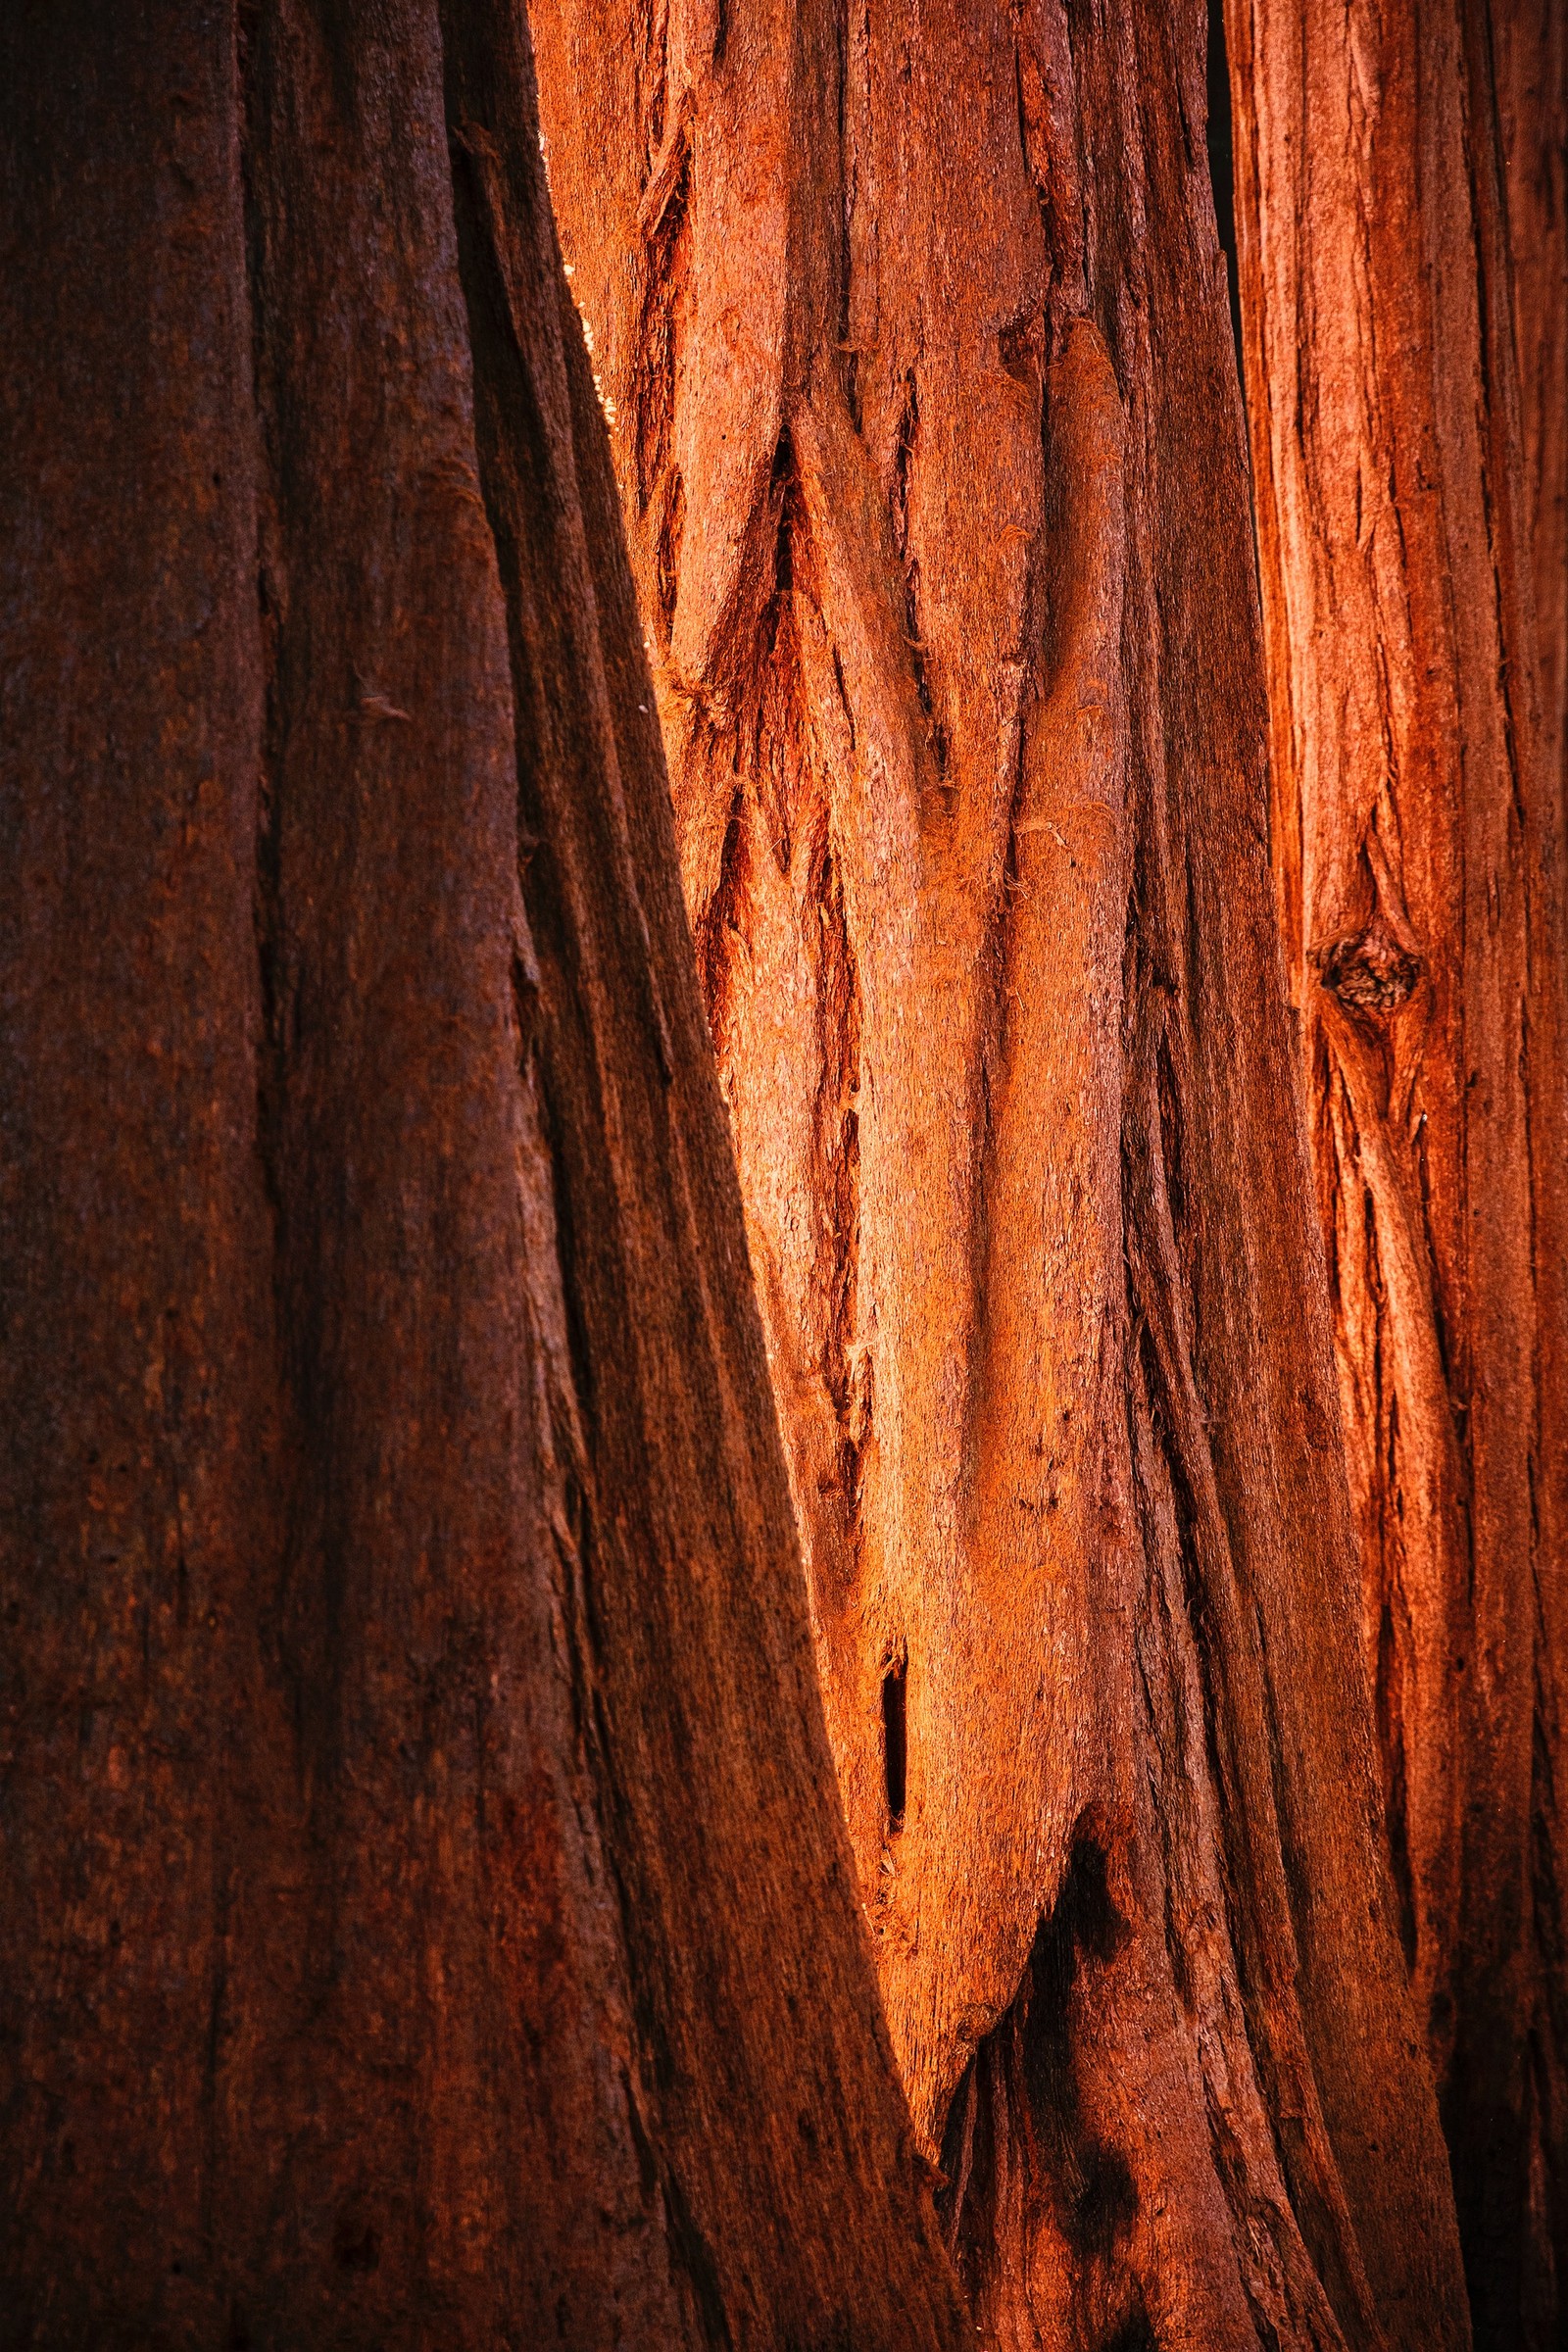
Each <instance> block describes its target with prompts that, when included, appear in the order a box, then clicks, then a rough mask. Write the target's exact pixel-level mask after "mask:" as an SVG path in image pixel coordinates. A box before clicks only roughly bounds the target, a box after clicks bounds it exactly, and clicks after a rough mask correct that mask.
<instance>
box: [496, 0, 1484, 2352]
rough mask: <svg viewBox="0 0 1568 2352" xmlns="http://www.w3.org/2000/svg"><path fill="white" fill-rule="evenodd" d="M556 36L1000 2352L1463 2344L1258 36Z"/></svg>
mask: <svg viewBox="0 0 1568 2352" xmlns="http://www.w3.org/2000/svg"><path fill="white" fill-rule="evenodd" d="M534 31H535V39H536V42H537V44H538V49H539V56H540V73H541V111H542V117H543V121H544V126H545V133H546V140H547V155H548V162H549V169H550V174H551V181H552V188H553V192H554V195H555V200H556V205H557V210H558V215H559V217H560V219H561V221H562V229H563V239H564V248H565V251H566V254H567V259H568V265H569V266H570V268H571V270H572V271H573V273H574V274H573V278H572V283H573V290H574V292H575V294H576V296H577V300H578V302H579V304H580V306H581V309H582V311H583V314H584V317H585V319H586V320H587V323H588V326H589V328H590V332H591V346H592V350H593V354H594V362H595V367H596V369H597V375H598V382H599V387H600V392H601V396H602V399H603V401H604V405H605V408H606V411H607V414H608V415H609V416H610V417H611V418H612V421H613V452H614V456H615V460H616V466H617V471H618V477H619V482H620V488H621V494H622V501H623V506H624V509H625V512H626V515H627V518H628V535H629V541H630V547H631V553H632V559H633V570H634V574H635V576H636V580H637V584H638V589H639V595H640V600H641V605H642V610H643V613H644V616H645V622H646V626H647V631H648V642H649V647H650V652H651V654H652V656H653V659H654V663H655V672H656V679H657V682H658V687H659V694H660V709H661V715H662V721H663V727H664V736H665V744H666V749H667V751H668V753H669V755H670V767H671V781H672V787H673V791H674V796H675V811H676V825H677V832H678V836H679V840H680V845H681V858H682V870H683V877H684V881H685V887H686V896H687V903H688V908H689V911H690V914H691V918H692V924H693V929H694V932H695V934H696V938H697V944H698V952H699V956H700V958H701V962H702V969H703V977H704V982H705V988H706V993H707V1001H708V1007H709V1012H710V1017H711V1023H712V1027H713V1033H714V1040H715V1044H716V1047H717V1051H718V1055H719V1061H720V1067H721V1072H722V1078H723V1084H724V1089H725V1093H726V1096H727V1098H728V1103H729V1107H730V1113H731V1117H732V1120H733V1122H734V1128H735V1136H736V1143H737V1148H738V1153H739V1159H740V1166H741V1175H742V1190H743V1195H744V1198H745V1201H746V1207H747V1215H748V1223H749V1231H750V1235H751V1243H752V1252H753V1260H754V1264H755V1266H756V1269H757V1275H758V1280H759V1285H760V1293H761V1297H762V1302H763V1310H764V1324H765V1329H766V1333H767V1340H768V1348H769V1354H770V1360H771V1364H772V1369H773V1376H774V1382H775V1387H776V1390H777V1394H778V1397H779V1402H780V1408H781V1414H782V1419H783V1423H784V1428H785V1435H786V1446H787V1450H788V1454H789V1459H790V1466H791V1472H792V1481H793V1489H794V1496H795V1502H796V1507H797V1511H798V1514H799V1517H800V1522H801V1526H802V1530H803V1534H804V1537H805V1543H806V1550H807V1560H808V1569H809V1580H810V1589H811V1596H812V1603H813V1615H814V1621H815V1627H816V1634H817V1642H818V1653H819V1656H820V1659H821V1664H822V1672H823V1680H824V1688H825V1691H826V1696H827V1709H828V1721H829V1729H830V1732H831V1735H832V1739H833V1744H834V1750H835V1754H836V1756H837V1760H838V1764H839V1770H840V1776H841V1781H842V1785H843V1789H844V1793H845V1802H846V1807H847V1810H848V1814H849V1820H850V1827H851V1835H852V1838H853V1841H854V1845H855V1849H856V1855H857V1859H858V1867H859V1873H860V1883H861V1888H862V1894H863V1898H864V1900H865V1903H866V1907H867V1911H868V1914H869V1916H870V1917H871V1919H872V1922H873V1925H874V1927H875V1930H876V1934H877V1938H878V1946H879V1951H880V1956H881V1965H882V1983H883V1988H884V1993H885V1997H886V2001H887V2006H888V2014H889V2020H890V2024H891V2027H892V2032H893V2040H894V2045H895V2049H896V2051H897V2054H898V2057H899V2061H900V2064H901V2067H902V2069H903V2072H904V2077H905V2080H906V2082H907V2085H908V2087H909V2091H910V2096H911V2100H912V2102H913V2107H914V2114H915V2120H916V2124H917V2127H918V2129H919V2130H920V2131H921V2133H922V2134H923V2136H924V2140H925V2144H926V2146H927V2148H928V2149H929V2150H930V2151H932V2152H933V2153H936V2152H938V2151H939V2150H940V2152H941V2161H942V2163H943V2167H944V2172H945V2177H946V2188H945V2192H944V2197H945V2213H946V2218H947V2224H948V2228H949V2230H950V2232H951V2236H952V2242H953V2244H954V2246H955V2249H956V2254H957V2256H958V2259H959V2263H960V2268H961V2270H962V2273H963V2275H964V2277H965V2279H966V2282H967V2284H968V2287H969V2290H970V2293H971V2297H972V2299H973V2303H974V2307H975V2310H976V2314H977V2317H978V2319H979V2322H980V2325H981V2328H982V2334H983V2336H984V2337H985V2340H987V2341H991V2340H996V2341H999V2342H1002V2343H1005V2344H1008V2345H1015V2346H1023V2345H1033V2344H1042V2345H1047V2344H1049V2345H1053V2346H1054V2345H1057V2344H1061V2343H1073V2344H1084V2345H1093V2346H1096V2347H1108V2346H1110V2345H1121V2346H1128V2347H1130V2346H1135V2345H1147V2344H1157V2345H1161V2346H1164V2345H1173V2346H1174V2345H1178V2344H1181V2345H1198V2344H1202V2345H1204V2346H1222V2345H1223V2346H1248V2347H1250V2346H1252V2345H1254V2344H1256V2343H1264V2344H1268V2345H1271V2346H1276V2347H1285V2346H1290V2347H1298V2346H1305V2345H1319V2346H1328V2345H1334V2346H1340V2345H1342V2344H1349V2345H1372V2344H1383V2343H1387V2344H1391V2345H1393V2344H1407V2345H1410V2346H1412V2347H1414V2346H1416V2345H1420V2346H1423V2347H1426V2346H1430V2345H1434V2344H1440V2343H1451V2344H1458V2343H1461V2342H1463V2341H1464V2340H1465V2338H1466V2324H1465V2319H1464V2298H1463V2288H1462V2284H1461V2282H1460V2279H1459V2276H1458V2260H1457V2251H1456V2241H1455V2236H1454V2230H1453V2221H1452V2212H1451V2204H1450V2200H1449V2189H1448V2183H1447V2178H1446V2164H1445V2160H1444V2155H1443V2150H1442V2145H1441V2141H1440V2138H1439V2133H1438V2127H1437V2119H1436V2114H1435V2110H1434V2107H1433V2102H1432V2097H1431V2092H1430V2088H1429V2086H1428V2083H1427V2080H1426V2077H1425V2074H1424V2070H1423V2067H1422V2064H1421V2060H1420V2057H1419V2054H1418V2050H1417V2047H1416V2040H1415V2036H1414V2034H1413V2033H1412V2031H1411V2027H1410V2023H1409V2017H1408V2011H1407V2007H1406V2001H1405V1993H1404V1987H1403V1960H1402V1955H1401V1953H1400V1950H1399V1943H1398V1934H1397V1914H1396V1910H1395V1905H1394V1901H1393V1897H1392V1893H1391V1890H1390V1880H1389V1877H1388V1873H1387V1868H1386V1864H1385V1861H1384V1859H1383V1849H1382V1846H1381V1843H1380V1838H1381V1825H1380V1820H1379V1803H1378V1797H1377V1791H1376V1776H1375V1764H1374V1751H1373V1744H1372V1740H1371V1736H1370V1729H1369V1721H1368V1709H1367V1704H1366V1699H1365V1695H1364V1691H1363V1686H1362V1681H1361V1675H1360V1665H1359V1658H1358V1654H1357V1645H1356V1641H1355V1630H1354V1607H1355V1592H1356V1569H1355V1555H1354V1535H1353V1528H1352V1524H1351V1519H1350V1513H1349V1506H1348V1495H1347V1491H1346V1486H1345V1472H1344V1466H1343V1459H1342V1456H1341V1452H1340V1445H1339V1437H1338V1427H1337V1424H1338V1408H1337V1401H1336V1397H1335V1394H1334V1370H1333V1358H1332V1351H1331V1338H1330V1331H1329V1324H1328V1317H1327V1310H1326V1296H1325V1291H1324V1278H1323V1271H1322V1263H1321V1258H1320V1255H1319V1252H1318V1247H1317V1242H1316V1238H1315V1233H1314V1231H1313V1226H1312V1218H1311V1211H1310V1194H1309V1189H1308V1180H1307V1173H1306V1167H1305V1162H1304V1157H1303V1153H1302V1150H1301V1142H1300V1132H1299V1124H1298V1114H1297V1109H1296V1081H1295V1073H1294V1067H1293V1060H1292V1052H1291V1040H1290V1035H1289V1031H1288V1027H1287V1022H1286V1012H1285V1003H1284V990H1283V985H1282V979H1281V973H1280V963H1279V952H1278V946H1277V941H1276V936H1275V931H1274V920H1273V912H1272V904H1271V883H1270V876H1269V870H1268V852H1267V809H1266V773H1265V767H1266V728H1267V712H1266V702H1265V688H1264V676H1263V668H1262V660H1261V650H1260V641H1259V629H1258V620H1257V614H1256V609H1255V592H1254V586H1253V573H1252V552H1251V542H1250V527H1249V519H1248V492H1247V475H1246V459H1245V450H1244V424H1243V417H1242V411H1241V406H1240V400H1239V394H1238V387H1237V377H1236V362H1235V354H1234V347H1233V342H1232V336H1231V328H1230V321H1229V317H1228V307H1227V297H1226V289H1225V280H1224V275H1223V265H1222V262H1221V257H1220V255H1219V252H1218V248H1217V245H1216V241H1215V233H1214V222H1213V213H1212V207H1211V199H1210V191H1209V185H1208V177H1207V165H1206V158H1205V155H1204V141H1203V129H1204V123H1203V116H1204V96H1203V91H1204V75H1203V63H1204V23H1203V19H1202V16H1201V12H1199V11H1197V10H1196V9H1194V8H1193V7H1191V6H1189V5H1178V6H1176V7H1175V8H1170V7H1168V6H1165V5H1160V6H1157V7H1156V6H1152V5H1146V4H1144V0H1133V4H1131V5H1121V6H1115V7H1112V8H1110V9H1105V10H1102V9H1099V8H1095V7H1092V6H1089V5H1079V4H1078V0H1074V4H1073V5H1071V6H1069V7H1068V8H1066V9H1065V10H1064V9H1063V8H1062V7H1060V6H1059V5H1056V4H1055V0H1018V4H1017V5H1014V6H1011V7H1010V8H1007V9H1003V8H1001V7H999V6H996V5H993V4H991V0H930V4H929V5H925V6H922V7H921V8H920V9H918V10H907V9H890V10H881V11H878V10H873V9H871V8H869V7H862V6H860V5H858V0H852V4H851V5H849V6H846V7H844V8H837V7H834V6H832V5H829V0H799V4H798V5H796V4H795V0H725V5H723V6H716V5H714V4H712V0H655V5H653V6H652V7H649V8H640V9H638V10H637V11H635V12H633V14H632V15H631V17H630V18H629V19H628V17H627V15H626V13H625V12H624V11H622V10H619V9H617V8H614V7H612V6H610V5H609V4H608V0H536V5H535V9H534Z"/></svg>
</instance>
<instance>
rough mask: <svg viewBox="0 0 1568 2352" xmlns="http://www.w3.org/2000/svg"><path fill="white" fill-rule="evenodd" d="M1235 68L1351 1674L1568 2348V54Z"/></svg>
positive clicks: (1544, 19) (1453, 9) (1294, 10)
mask: <svg viewBox="0 0 1568 2352" xmlns="http://www.w3.org/2000/svg"><path fill="white" fill-rule="evenodd" d="M1229 24H1230V33H1231V60H1232V68H1233V73H1234V78H1235V89H1236V131H1237V137H1236V148H1237V162H1238V198H1239V205H1238V210H1239V219H1240V242H1241V279H1242V295H1243V309H1244V313H1245V317H1246V338H1247V361H1248V380H1249V385H1250V393H1251V401H1250V410H1251V419H1252V449H1253V461H1254V469H1255V473H1256V479H1257V503H1258V551H1259V562H1260V567H1261V572H1262V581H1263V597H1264V609H1265V614H1266V625H1267V636H1268V644H1269V662H1270V678H1271V687H1272V700H1273V744H1274V763H1273V764H1274V862H1275V868H1276V876H1277V880H1278V885H1279V890H1280V894H1281V901H1282V905H1283V908H1284V923H1285V933H1286V940H1287V950H1288V962H1289V965H1290V982H1291V989H1292V996H1293V1001H1294V1003H1295V1005H1296V1006H1297V1008H1298V1012H1299V1046H1300V1054H1301V1068H1302V1074H1303V1079H1304V1084H1305V1089H1306V1097H1307V1106H1308V1119H1309V1126H1310V1131H1311V1140H1312V1146H1313V1158H1314V1163H1315V1168H1316V1178H1317V1194H1318V1205H1319V1210H1320V1214H1321V1218H1322V1224H1323V1230H1324V1234H1325V1237H1326V1241H1327V1245H1328V1255H1329V1266H1330V1281H1331V1291H1332V1297H1333V1304H1334V1321H1335V1339H1336V1349H1337V1355H1338V1360H1339V1372H1340V1387H1341V1393H1342V1398H1343V1403H1344V1410H1345V1419H1346V1424H1347V1433H1348V1441H1349V1457H1350V1465H1351V1486H1352V1492H1353V1495H1354V1500H1355V1507H1356V1517H1357V1522H1358V1528H1359V1535H1360V1545H1361V1557H1362V1606H1361V1620H1362V1644H1363V1654H1364V1660H1365V1665H1366V1671H1367V1676H1368V1680H1369V1683H1370V1686H1371V1689H1372V1691H1373V1692H1374V1697H1375V1715H1376V1725H1377V1733H1378V1740H1379V1747H1380V1752H1381V1760H1382V1770H1383V1779H1384V1786H1385V1790H1386V1794H1387V1801H1388V1811H1389V1822H1390V1831H1391V1838H1392V1844H1393V1851H1394V1857H1395V1864H1396V1875H1397V1885H1398V1889H1399V1908H1400V1915H1401V1921H1402V1926H1403V1932H1404V1937H1405V1946H1406V1952H1407V1956H1408V1959H1409V1962H1410V1966H1411V1969H1412V1972H1413V1978H1414V1984H1415V1988H1416V1993H1417V1999H1418V2004H1419V2008H1420V2013H1421V2015H1422V2018H1423V2021H1424V2023H1425V2027H1426V2032H1427V2035H1428V2040H1429V2043H1430V2047H1431V2051H1432V2057H1433V2064H1434V2069H1435V2072H1436V2075H1437V2078H1438V2082H1439V2086H1440V2095H1441V2099H1442V2104H1443V2111H1444V2120H1445V2125H1446V2131H1447V2136H1448V2144H1449V2148H1450V2151H1451V2155H1452V2160H1453V2172H1454V2180H1455V2186H1456V2189H1457V2193H1458V2202H1459V2215H1460V2224H1461V2229H1462V2232H1463V2237H1464V2245H1465V2256H1466V2266H1467V2270H1468V2274H1469V2278H1470V2286H1471V2294H1472V2303H1473V2308H1474V2311H1475V2316H1476V2324H1477V2330H1478V2334H1479V2336H1480V2338H1481V2340H1483V2341H1484V2342H1486V2343H1489V2344H1495V2345H1497V2346H1499V2347H1501V2346H1507V2347H1509V2348H1510V2352H1513V2348H1514V2347H1518V2346H1521V2345H1536V2344H1540V2345H1545V2344H1547V2343H1556V2342H1558V2341H1560V2328H1561V2316H1560V2315H1561V2302H1560V2296H1561V2289H1562V2287H1568V2268H1565V2265H1568V2075H1565V2071H1564V2069H1565V2061H1568V2011H1565V2009H1564V1998H1565V1991H1564V1985H1563V1983H1562V1955H1563V1950H1564V1940H1563V1939H1564V1934H1565V1930H1568V1920H1565V1918H1564V1897H1565V1894H1568V1813H1564V1812H1561V1811H1560V1810H1559V1804H1558V1798H1557V1793H1556V1789H1557V1780H1558V1776H1559V1774H1560V1773H1561V1770H1562V1767H1563V1750H1562V1744H1561V1736H1560V1730H1559V1726H1560V1724H1561V1722H1562V1718H1563V1710H1564V1705H1565V1702H1568V1692H1565V1691H1564V1689H1563V1677H1564V1674H1565V1671H1568V1588H1565V1584H1564V1577H1565V1570H1568V1418H1565V1416H1568V1289H1565V1285H1568V1197H1565V1189H1564V1188H1565V1185H1568V1091H1565V1090H1568V1062H1565V1058H1564V1038H1565V1027H1564V1022H1565V1004H1564V972H1565V963H1564V938H1563V923H1562V898H1561V888H1562V868H1561V858H1562V844H1563V782H1562V757H1563V735H1562V721H1561V703H1562V683H1563V660H1562V632H1563V625H1564V620H1563V614H1564V593H1565V591H1564V576H1563V575H1564V567H1565V549H1568V542H1565V538H1564V527H1563V506H1562V494H1563V479H1562V477H1563V462H1564V458H1563V453H1564V446H1565V444H1564V430H1565V425H1564V417H1565V410H1568V385H1565V381H1564V348H1565V346H1564V337H1565V333H1568V328H1565V325H1564V315H1563V312H1562V309H1561V297H1562V284H1561V281H1562V270H1563V250H1564V248H1563V217H1562V155H1561V143H1562V136H1563V125H1564V120H1565V117H1564V109H1563V97H1562V72H1563V65H1562V29H1561V17H1560V11H1558V10H1555V9H1552V8H1543V9H1541V10H1540V11H1539V12H1536V13H1535V14H1534V15H1533V14H1532V12H1531V11H1530V10H1529V9H1522V10H1521V11H1520V12H1519V13H1518V15H1517V16H1515V15H1514V14H1513V12H1512V11H1511V9H1508V8H1503V9H1500V10H1499V11H1498V13H1497V17H1496V22H1495V25H1489V23H1488V20H1487V16H1486V13H1485V11H1484V10H1483V9H1482V8H1480V7H1479V6H1476V5H1473V4H1471V0H1461V4H1458V5H1455V4H1454V0H1439V4H1437V5H1431V6H1428V5H1425V4H1423V5H1421V6H1416V5H1414V4H1413V0H1404V4H1403V5H1396V6H1394V7H1392V8H1388V9H1384V10H1383V11H1381V12H1378V13H1375V14H1374V13H1371V12H1365V11H1361V10H1359V9H1355V8H1352V9H1351V10H1350V11H1349V12H1348V13H1347V12H1346V11H1345V10H1343V9H1340V8H1337V7H1336V8H1330V7H1326V6H1322V5H1319V4H1318V0H1310V4H1309V5H1307V6H1306V7H1305V8H1304V9H1303V8H1302V6H1301V5H1300V0H1232V5H1231V7H1230V11H1229ZM1494 50H1495V54H1494ZM1495 65H1497V66H1500V73H1501V78H1500V79H1496V78H1495ZM1552 76H1554V81H1553V79H1552V78H1551V77H1552ZM1503 125H1511V131H1510V136H1511V143H1512V152H1511V154H1508V153H1505V150H1504V141H1503V137H1502V126H1503ZM1510 221H1511V225H1512V231H1513V246H1514V251H1513V255H1512V270H1511V268H1510V252H1509V241H1510V238H1509V232H1510ZM1553 278H1555V280H1556V290H1555V297H1554V296H1553V292H1552V281H1553ZM1511 282H1512V287H1513V289H1514V290H1516V292H1517V295H1518V304H1517V310H1516V312H1511V309H1510V290H1511ZM1511 318H1516V319H1517V324H1518V329H1519V349H1518V352H1517V355H1516V350H1515V341H1514V336H1513V334H1512V333H1511V332H1510V321H1511ZM1521 392H1522V394H1523V398H1522V399H1521ZM1521 460H1523V466H1521ZM1537 585H1539V589H1540V596H1541V607H1542V619H1543V622H1544V640H1543V642H1544V644H1545V646H1546V648H1547V651H1548V660H1547V662H1546V663H1545V666H1544V669H1543V671H1542V673H1541V674H1542V676H1543V678H1544V683H1545V685H1546V687H1547V690H1548V691H1547V696H1546V701H1545V707H1544V720H1545V722H1546V723H1544V724H1542V723H1540V720H1541V717H1542V716H1543V713H1542V712H1541V711H1539V710H1538V700H1537V665H1536V625H1535V615H1534V610H1533V608H1534V605H1535V602H1536V594H1535V591H1536V587H1537ZM1559 2281H1560V2284H1559Z"/></svg>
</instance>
